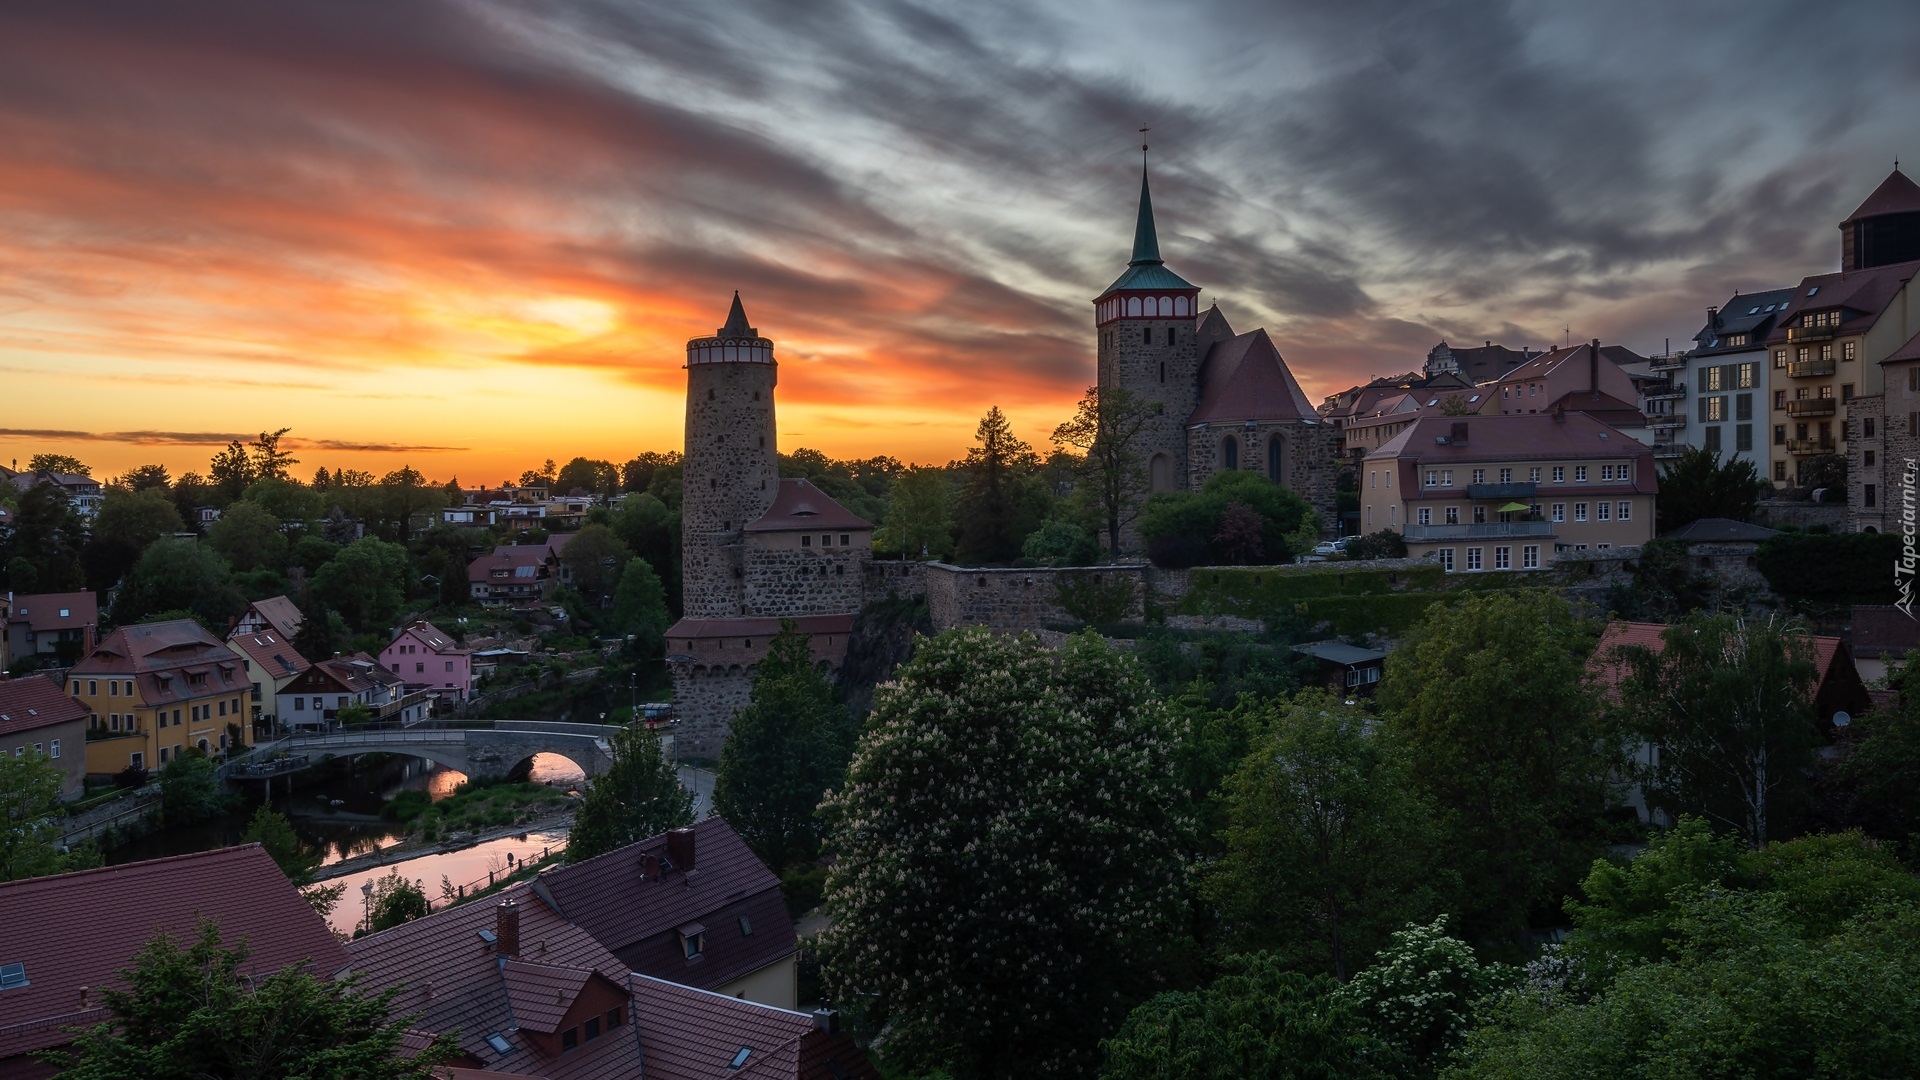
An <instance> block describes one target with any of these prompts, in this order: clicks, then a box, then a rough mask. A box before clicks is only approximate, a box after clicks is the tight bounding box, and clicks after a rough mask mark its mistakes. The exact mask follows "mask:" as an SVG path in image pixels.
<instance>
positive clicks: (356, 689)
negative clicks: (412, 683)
mask: <svg viewBox="0 0 1920 1080" xmlns="http://www.w3.org/2000/svg"><path fill="white" fill-rule="evenodd" d="M323 681H324V682H330V683H332V684H333V685H334V686H337V687H339V688H340V689H341V690H344V691H346V692H347V693H349V694H364V693H367V692H369V691H372V690H375V689H378V688H380V687H383V686H397V685H399V683H400V676H398V675H395V674H394V673H393V672H391V671H388V670H387V669H386V667H385V666H384V665H382V664H381V663H380V661H378V660H375V659H374V658H373V657H371V656H368V655H367V654H366V653H363V652H357V653H349V654H348V655H346V656H335V657H331V658H329V659H326V660H321V661H319V662H318V663H316V664H314V665H313V667H312V668H311V669H310V670H309V671H308V673H307V674H306V676H305V677H304V678H302V679H301V680H300V682H299V684H298V685H300V686H308V687H310V686H317V685H319V683H321V682H323Z"/></svg>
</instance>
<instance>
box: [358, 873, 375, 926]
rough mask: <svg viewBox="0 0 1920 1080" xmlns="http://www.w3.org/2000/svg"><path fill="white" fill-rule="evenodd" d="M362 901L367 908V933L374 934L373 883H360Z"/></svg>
mask: <svg viewBox="0 0 1920 1080" xmlns="http://www.w3.org/2000/svg"><path fill="white" fill-rule="evenodd" d="M360 899H361V901H362V902H363V903H364V904H365V906H366V910H367V933H369V934H371V933H373V882H371V881H363V882H361V883H360Z"/></svg>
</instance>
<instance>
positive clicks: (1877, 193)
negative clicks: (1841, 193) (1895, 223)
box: [1841, 167, 1920, 225]
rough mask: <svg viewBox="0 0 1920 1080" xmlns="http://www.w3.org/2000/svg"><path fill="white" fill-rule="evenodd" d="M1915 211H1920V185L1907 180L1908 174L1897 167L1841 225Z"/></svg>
mask: <svg viewBox="0 0 1920 1080" xmlns="http://www.w3.org/2000/svg"><path fill="white" fill-rule="evenodd" d="M1915 210H1920V184H1915V183H1914V182H1913V181H1912V180H1909V179H1907V174H1906V173H1903V172H1901V171H1900V170H1899V169H1898V168H1897V167H1896V168H1895V169H1894V170H1893V171H1892V172H1890V173H1888V174H1887V178H1886V179H1885V180H1882V181H1880V186H1879V187H1877V188H1874V189H1873V194H1871V195H1869V196H1867V201H1866V202H1863V203H1861V204H1860V206H1859V207H1858V208H1857V209H1855V210H1854V212H1853V213H1851V214H1848V215H1847V220H1846V221H1843V222H1841V224H1842V225H1845V224H1847V223H1849V222H1854V221H1859V220H1861V219H1862V218H1870V217H1879V216H1880V215H1882V214H1904V213H1909V212H1911V211H1915Z"/></svg>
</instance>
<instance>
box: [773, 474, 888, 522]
mask: <svg viewBox="0 0 1920 1080" xmlns="http://www.w3.org/2000/svg"><path fill="white" fill-rule="evenodd" d="M871 528H873V526H872V525H870V524H868V523H867V522H866V521H863V520H861V518H860V517H859V516H858V515H856V514H854V513H853V512H852V511H850V510H848V509H847V508H846V507H844V506H841V505H840V504H839V503H837V502H834V501H833V498H832V497H831V496H829V495H828V494H827V493H826V492H824V491H821V490H820V489H819V488H817V487H814V486H813V485H812V484H811V483H809V482H807V481H806V480H804V479H801V478H799V477H792V476H789V477H785V478H783V479H781V481H780V489H779V490H778V491H777V492H775V493H774V496H773V505H772V506H770V507H768V508H767V512H766V513H764V514H762V515H760V516H759V518H757V519H755V520H753V521H750V522H748V523H747V525H746V529H745V531H747V532H807V531H809V530H815V529H871Z"/></svg>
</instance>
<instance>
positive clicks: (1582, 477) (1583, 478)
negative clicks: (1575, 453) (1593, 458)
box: [1573, 465, 1587, 484]
mask: <svg viewBox="0 0 1920 1080" xmlns="http://www.w3.org/2000/svg"><path fill="white" fill-rule="evenodd" d="M1573 482H1574V483H1576V484H1584V483H1586V482H1587V467H1586V466H1585V465H1575V466H1574V467H1573Z"/></svg>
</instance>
